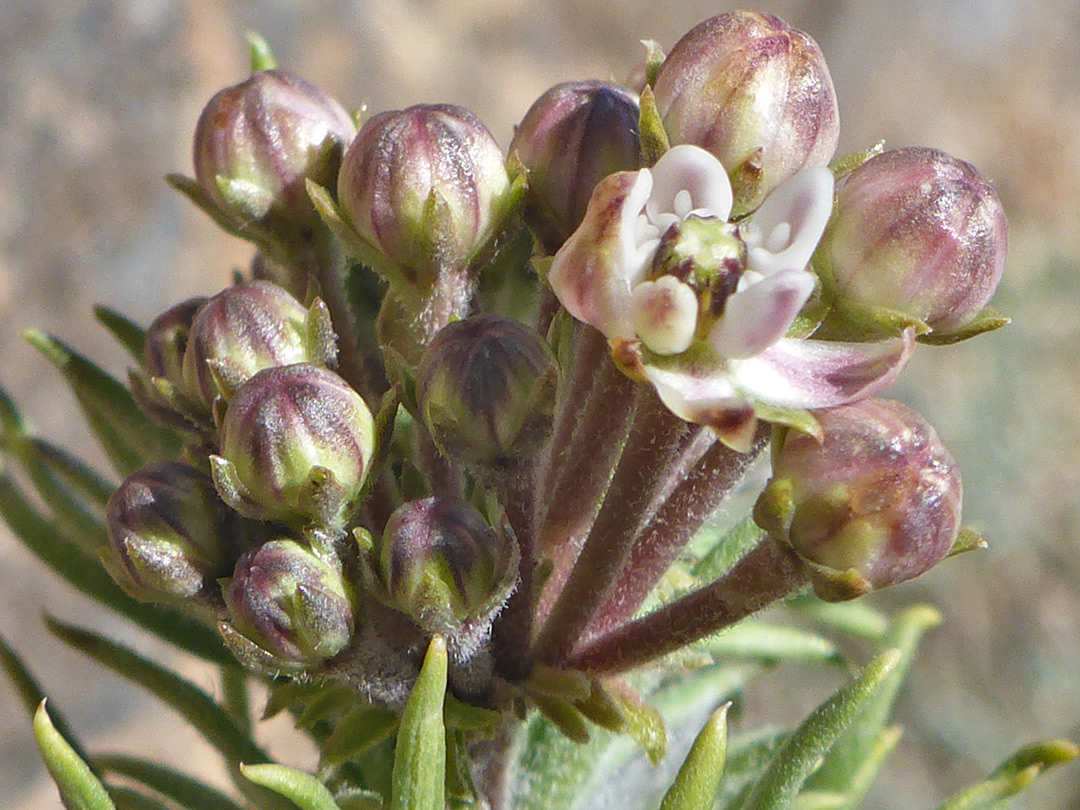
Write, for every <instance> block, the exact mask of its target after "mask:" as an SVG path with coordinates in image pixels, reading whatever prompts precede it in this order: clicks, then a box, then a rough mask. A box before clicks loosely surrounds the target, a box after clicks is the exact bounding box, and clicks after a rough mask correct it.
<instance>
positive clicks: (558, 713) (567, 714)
mask: <svg viewBox="0 0 1080 810" xmlns="http://www.w3.org/2000/svg"><path fill="white" fill-rule="evenodd" d="M529 698H530V700H532V702H533V704H534V705H535V706H536V708H537V709H539V710H540V713H541V714H542V715H544V718H545V719H546V720H547V721H548V722H549V723H552V724H553V725H554V726H555V727H556V728H557V729H559V731H561V732H562V733H563V735H564V736H565V737H566V738H567V739H568V740H572V741H573V742H575V743H577V744H578V745H584V744H585V743H587V742H588V741H589V739H590V737H591V735H590V734H589V726H588V725H587V724H586V722H585V716H584V715H583V714H582V713H581V712H580V711H578V710H577V709H576V708H575V707H574V705H573V704H572V703H570V702H568V701H566V700H563V699H562V698H556V697H551V696H550V695H542V694H539V693H533V694H531V695H529Z"/></svg>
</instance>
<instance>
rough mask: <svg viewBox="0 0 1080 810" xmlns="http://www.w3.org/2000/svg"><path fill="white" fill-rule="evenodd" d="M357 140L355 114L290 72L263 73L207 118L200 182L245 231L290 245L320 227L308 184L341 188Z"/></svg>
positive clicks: (199, 151)
mask: <svg viewBox="0 0 1080 810" xmlns="http://www.w3.org/2000/svg"><path fill="white" fill-rule="evenodd" d="M355 135H356V126H355V125H354V124H353V121H352V118H351V117H350V116H349V114H348V113H347V112H346V111H345V109H344V108H343V107H342V106H341V105H340V104H338V103H337V102H336V101H335V100H334V99H332V98H331V97H330V96H329V95H327V94H326V93H324V92H323V91H322V90H320V89H319V88H318V87H315V86H314V85H311V84H308V83H307V82H306V81H304V80H303V79H301V78H299V77H298V76H293V75H292V74H290V73H286V72H285V71H280V70H266V71H257V72H255V73H253V74H252V75H251V76H250V77H249V78H248V79H247V80H245V81H243V82H241V83H240V84H237V85H235V86H233V87H228V88H226V89H224V90H222V91H221V92H219V93H218V94H217V95H216V96H214V97H213V98H212V99H210V103H209V104H207V105H206V108H205V109H204V110H203V112H202V115H201V116H200V117H199V123H198V125H197V126H196V128H195V149H194V152H195V178H196V180H197V181H198V184H199V187H200V188H201V189H202V192H203V193H204V194H205V195H206V197H207V198H208V199H209V201H210V203H211V204H212V205H214V206H215V207H216V208H217V209H218V210H219V212H220V213H221V214H222V215H223V216H224V217H225V218H226V219H228V220H231V221H233V222H235V223H236V225H237V227H242V228H250V226H251V225H253V224H254V225H257V226H261V227H263V228H265V229H266V230H268V231H270V232H273V233H275V234H276V235H278V236H285V237H286V238H288V237H291V236H292V235H293V234H295V233H297V232H298V231H302V230H305V229H308V228H311V227H312V226H313V225H314V224H316V223H317V222H318V215H317V214H316V213H315V207H314V206H313V205H312V204H311V200H310V199H309V198H308V194H307V189H306V187H305V182H306V181H307V180H309V179H310V180H312V181H314V182H316V183H318V184H319V185H322V186H326V187H328V188H333V187H334V182H335V181H336V178H337V174H338V170H339V168H340V166H341V158H342V155H343V154H344V153H345V149H346V148H347V147H348V145H349V143H350V142H351V141H352V139H353V137H354V136H355Z"/></svg>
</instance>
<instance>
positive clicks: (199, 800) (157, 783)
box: [94, 754, 241, 810]
mask: <svg viewBox="0 0 1080 810" xmlns="http://www.w3.org/2000/svg"><path fill="white" fill-rule="evenodd" d="M94 765H96V766H97V767H98V768H99V769H100V770H101V771H102V773H105V774H109V775H115V776H122V777H124V778H125V779H127V780H131V781H134V782H138V783H139V784H141V785H145V786H146V787H148V788H150V789H151V790H153V791H154V792H156V793H159V794H161V795H162V796H165V797H166V798H168V799H171V800H172V801H174V802H176V803H177V804H179V805H181V806H182V807H185V808H189V809H190V810H241V808H240V805H238V804H237V803H236V802H234V801H233V800H232V799H230V798H229V797H228V796H226V795H225V794H224V793H222V792H221V791H219V790H216V789H214V788H212V787H210V786H209V785H205V784H203V783H202V782H200V781H199V780H198V779H194V778H192V777H190V776H188V775H187V774H185V773H181V772H180V771H176V770H173V769H172V768H167V767H165V766H164V765H159V764H158V763H156V762H150V761H149V760H145V759H139V758H138V757H130V756H126V755H124V754H104V755H101V756H97V757H94Z"/></svg>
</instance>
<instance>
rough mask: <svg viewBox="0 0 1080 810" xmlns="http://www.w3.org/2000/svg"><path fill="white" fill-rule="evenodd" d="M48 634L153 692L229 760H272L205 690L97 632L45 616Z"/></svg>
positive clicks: (233, 761) (234, 761)
mask: <svg viewBox="0 0 1080 810" xmlns="http://www.w3.org/2000/svg"><path fill="white" fill-rule="evenodd" d="M45 624H46V626H47V627H48V629H49V631H50V632H51V633H52V634H53V635H55V636H56V637H57V638H59V639H60V640H61V641H63V642H64V643H65V644H68V645H70V646H71V647H74V648H75V649H76V650H79V651H80V652H82V653H84V654H85V655H87V656H89V657H90V658H92V659H94V660H95V661H97V662H98V663H99V664H101V665H102V666H104V667H105V668H106V669H110V670H112V671H113V672H115V673H116V674H118V675H120V676H122V677H124V678H126V679H128V680H130V681H132V682H133V683H136V684H138V685H140V686H142V687H143V688H144V689H147V690H149V691H150V692H151V693H152V694H153V695H154V696H155V697H156V698H157V699H158V700H160V701H161V702H162V703H165V704H166V705H168V706H169V707H171V708H172V709H174V710H175V711H176V712H177V713H179V714H180V715H181V716H182V717H183V718H184V719H185V720H187V721H188V722H189V723H190V724H191V725H192V726H193V727H194V728H195V730H196V731H198V732H199V733H200V734H201V735H202V736H203V737H204V738H205V739H206V741H207V742H209V743H210V744H211V745H212V746H213V747H214V748H216V749H217V750H218V751H220V752H221V754H222V755H223V756H224V757H225V759H226V760H227V761H228V762H232V763H239V762H268V761H269V757H268V756H267V755H266V753H265V752H264V751H263V750H262V749H261V748H259V747H258V746H257V745H256V744H255V742H254V741H253V740H252V739H251V738H250V737H249V736H248V735H246V734H245V733H244V732H243V731H242V730H241V729H240V728H239V726H237V725H236V721H235V720H233V718H232V717H231V716H230V715H229V713H228V712H227V711H225V709H223V708H222V707H221V706H220V705H218V703H217V702H216V701H215V700H214V699H213V698H212V697H211V696H210V695H208V694H207V693H206V692H204V691H203V690H201V689H199V688H198V687H197V686H195V685H194V684H192V683H191V682H190V681H187V680H185V679H184V678H182V677H180V676H179V675H177V674H176V673H175V672H172V671H171V670H168V669H166V668H164V667H162V666H160V665H159V664H156V663H154V662H153V661H148V660H147V659H145V658H143V657H142V656H141V655H139V654H138V653H135V652H134V651H132V650H130V649H128V648H127V647H124V646H122V645H120V644H117V643H116V642H114V641H111V640H109V639H107V638H105V637H103V636H100V635H98V634H97V633H92V632H90V631H88V630H83V629H82V628H79V627H75V626H74V625H70V624H65V623H64V622H61V621H58V620H57V619H54V618H52V617H51V616H48V615H47V616H46V617H45Z"/></svg>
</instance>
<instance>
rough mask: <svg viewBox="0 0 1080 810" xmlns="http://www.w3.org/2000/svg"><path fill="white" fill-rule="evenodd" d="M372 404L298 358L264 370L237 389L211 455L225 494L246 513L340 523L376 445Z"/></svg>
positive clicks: (265, 517) (321, 523)
mask: <svg viewBox="0 0 1080 810" xmlns="http://www.w3.org/2000/svg"><path fill="white" fill-rule="evenodd" d="M374 442H375V425H374V421H373V419H372V416H371V412H370V411H369V410H368V408H367V405H365V404H364V401H363V400H362V399H361V398H360V395H359V394H357V393H356V391H354V390H353V389H352V388H350V387H349V385H348V384H347V383H346V382H345V381H344V380H343V379H341V377H339V376H338V375H337V374H335V373H334V372H332V371H328V370H326V369H324V368H320V367H319V366H312V365H308V364H298V365H294V366H278V367H276V368H269V369H265V370H263V371H260V372H259V373H258V374H256V375H255V376H254V377H252V378H251V379H250V380H248V381H247V382H246V383H244V385H242V386H241V387H240V389H239V390H238V391H237V392H236V396H234V397H233V399H232V400H231V401H230V402H229V406H228V408H227V409H226V411H225V417H224V420H223V421H222V424H221V455H219V456H211V458H210V460H211V463H212V465H213V473H214V483H215V484H216V485H217V488H218V492H219V493H220V494H221V497H222V498H223V499H224V500H225V502H226V503H228V504H229V505H230V506H232V507H233V508H234V509H236V510H237V511H238V512H240V513H241V514H244V515H247V516H248V517H253V518H256V519H258V520H273V521H280V522H283V523H289V524H294V525H300V524H306V523H314V524H316V525H318V526H322V527H339V526H340V523H341V521H342V519H343V518H344V516H345V514H346V511H347V510H348V508H349V507H350V506H351V505H352V502H353V501H354V500H355V499H356V497H357V496H358V495H359V494H360V491H361V489H362V488H363V485H364V479H365V477H366V476H367V472H368V465H369V464H370V462H371V457H372V454H373V452H374Z"/></svg>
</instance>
